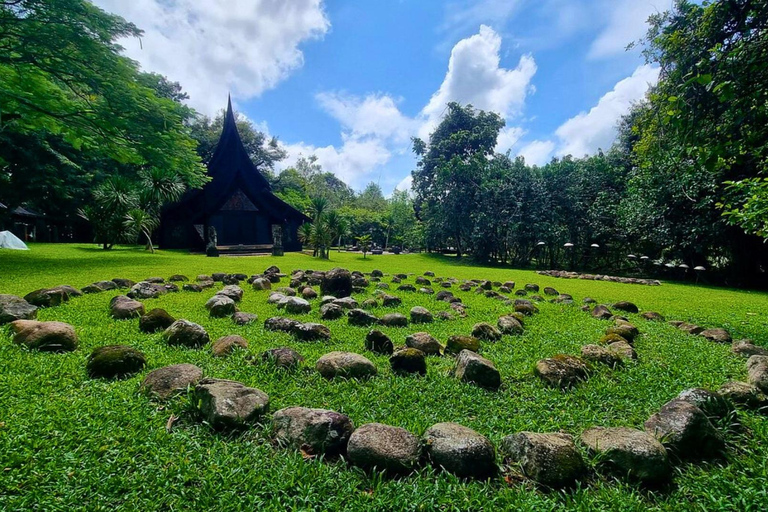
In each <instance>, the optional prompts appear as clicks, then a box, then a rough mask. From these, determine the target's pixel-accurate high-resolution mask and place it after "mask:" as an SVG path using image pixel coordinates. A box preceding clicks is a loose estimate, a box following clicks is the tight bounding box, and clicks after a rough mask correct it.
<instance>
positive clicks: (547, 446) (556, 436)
mask: <svg viewBox="0 0 768 512" xmlns="http://www.w3.org/2000/svg"><path fill="white" fill-rule="evenodd" d="M501 452H502V454H503V456H504V461H505V462H506V463H512V464H517V465H519V466H520V468H521V469H522V471H523V474H525V476H527V477H528V478H530V479H531V480H533V481H535V482H537V483H539V484H542V485H545V486H547V487H554V488H561V487H566V486H570V485H572V484H573V483H574V482H575V481H576V480H579V479H581V478H583V477H584V476H585V475H586V473H587V466H586V464H585V463H584V459H583V458H582V457H581V453H580V452H579V450H578V449H577V448H576V445H575V443H574V442H573V437H572V436H570V435H568V434H561V433H547V434H539V433H535V432H520V433H518V434H512V435H509V436H507V437H505V438H504V439H503V440H502V442H501Z"/></svg>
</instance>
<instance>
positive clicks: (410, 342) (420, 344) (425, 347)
mask: <svg viewBox="0 0 768 512" xmlns="http://www.w3.org/2000/svg"><path fill="white" fill-rule="evenodd" d="M405 346H406V347H411V348H415V349H417V350H421V351H422V352H424V354H426V355H428V356H429V355H434V356H439V355H440V352H441V351H442V350H443V346H442V345H441V344H440V342H439V341H437V340H436V339H435V338H434V337H432V335H431V334H429V333H428V332H415V333H413V334H409V335H408V336H406V337H405Z"/></svg>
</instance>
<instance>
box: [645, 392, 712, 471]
mask: <svg viewBox="0 0 768 512" xmlns="http://www.w3.org/2000/svg"><path fill="white" fill-rule="evenodd" d="M645 431H646V432H648V433H649V434H651V435H653V436H655V437H656V439H658V440H659V441H660V442H661V444H663V445H664V446H665V447H666V448H667V449H669V450H671V451H672V452H673V453H675V454H676V455H677V456H678V457H680V458H681V459H693V460H701V459H707V458H710V457H712V456H716V455H719V454H721V453H722V451H723V449H724V448H725V443H724V442H723V439H722V438H721V437H720V434H719V433H718V431H717V430H716V429H715V427H714V426H713V425H712V423H711V422H710V421H709V418H707V415H706V414H704V411H702V410H701V409H699V408H698V407H696V406H695V405H693V404H691V403H690V402H686V401H683V400H672V401H671V402H667V403H666V404H664V405H663V406H662V407H661V409H660V410H659V412H657V413H656V414H654V415H652V416H651V417H650V418H648V420H647V421H646V422H645Z"/></svg>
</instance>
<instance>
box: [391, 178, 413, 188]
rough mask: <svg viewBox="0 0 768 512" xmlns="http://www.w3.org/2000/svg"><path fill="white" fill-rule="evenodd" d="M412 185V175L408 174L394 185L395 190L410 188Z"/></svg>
mask: <svg viewBox="0 0 768 512" xmlns="http://www.w3.org/2000/svg"><path fill="white" fill-rule="evenodd" d="M412 186H413V176H411V175H410V174H408V176H406V177H405V178H403V179H402V180H401V181H400V183H398V184H397V186H396V187H395V188H396V189H397V190H411V187H412Z"/></svg>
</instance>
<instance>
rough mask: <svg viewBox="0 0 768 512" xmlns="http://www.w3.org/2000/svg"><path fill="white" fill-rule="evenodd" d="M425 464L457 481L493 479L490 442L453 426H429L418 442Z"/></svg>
mask: <svg viewBox="0 0 768 512" xmlns="http://www.w3.org/2000/svg"><path fill="white" fill-rule="evenodd" d="M422 439H423V441H424V444H425V451H426V454H427V457H428V459H429V461H430V462H431V463H432V465H433V466H434V467H435V468H436V469H443V470H444V471H447V472H449V473H452V474H454V475H456V476H457V477H459V478H477V479H486V478H490V477H492V476H494V475H495V474H496V473H497V471H498V468H497V466H496V452H495V450H494V448H493V445H492V444H491V442H490V441H489V440H488V439H487V438H486V437H485V436H482V435H480V434H478V433H477V432H475V431H474V430H472V429H471V428H468V427H465V426H463V425H459V424H457V423H438V424H436V425H433V426H431V427H430V428H429V429H427V431H426V432H425V433H424V437H423V438H422Z"/></svg>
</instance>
